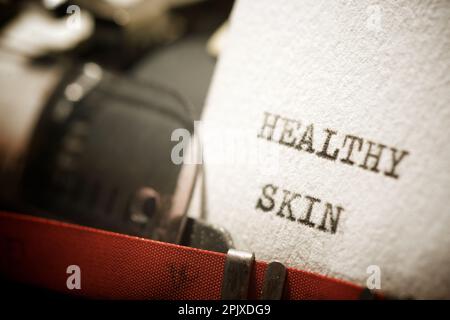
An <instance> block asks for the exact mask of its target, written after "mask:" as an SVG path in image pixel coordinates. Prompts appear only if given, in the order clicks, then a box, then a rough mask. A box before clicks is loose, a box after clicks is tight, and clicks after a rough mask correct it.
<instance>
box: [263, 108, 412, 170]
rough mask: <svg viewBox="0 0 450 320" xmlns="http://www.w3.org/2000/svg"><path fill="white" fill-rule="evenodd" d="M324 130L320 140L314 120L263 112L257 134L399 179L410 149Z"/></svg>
mask: <svg viewBox="0 0 450 320" xmlns="http://www.w3.org/2000/svg"><path fill="white" fill-rule="evenodd" d="M321 132H322V134H323V135H324V139H323V140H322V141H321V143H320V144H318V142H317V139H316V138H315V137H314V136H315V134H317V133H318V131H315V129H314V125H313V124H308V125H306V126H303V125H302V123H301V122H300V121H298V120H294V119H289V118H284V117H282V116H280V115H276V114H273V113H269V112H264V121H263V124H262V126H261V129H260V131H259V133H258V138H260V139H264V140H267V141H271V142H275V143H278V144H280V145H284V146H287V147H290V148H293V149H295V150H297V151H304V152H307V153H310V154H314V155H316V156H317V157H319V158H322V159H326V160H329V161H334V162H336V163H343V164H345V165H349V166H357V167H359V168H361V169H364V170H367V171H370V172H374V173H378V174H381V173H382V174H384V176H386V177H389V178H393V179H399V177H400V175H399V173H398V168H399V165H400V163H402V162H403V160H404V159H405V158H406V156H407V155H408V154H409V152H408V151H406V150H398V149H397V148H394V147H388V146H386V145H385V144H381V143H375V142H373V141H370V140H368V139H365V138H362V137H358V136H355V135H350V134H346V135H339V134H338V132H337V131H335V130H331V129H324V130H322V131H321ZM339 138H340V141H341V142H340V143H339V142H338V139H339Z"/></svg>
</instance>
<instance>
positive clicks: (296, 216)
mask: <svg viewBox="0 0 450 320" xmlns="http://www.w3.org/2000/svg"><path fill="white" fill-rule="evenodd" d="M279 189H280V188H279V187H277V186H275V185H273V184H266V185H265V186H263V187H262V191H261V196H260V197H259V198H258V201H257V202H256V209H257V210H261V211H264V212H271V211H272V212H275V215H277V216H278V217H281V218H285V219H287V220H289V221H292V222H296V223H300V224H302V225H305V226H307V227H310V228H316V229H317V230H320V231H323V232H327V233H330V234H335V233H336V231H337V229H338V224H339V218H340V216H341V213H342V212H344V208H342V207H341V206H338V205H334V204H331V203H330V202H324V201H322V200H321V199H319V198H316V197H312V196H309V195H301V194H299V193H296V192H292V191H289V190H286V189H283V190H282V191H281V192H278V191H279ZM281 194H282V195H281ZM299 200H302V201H304V202H305V204H306V209H305V210H304V211H303V212H301V213H297V212H293V209H292V203H293V202H294V201H299ZM316 212H317V213H320V216H321V218H320V219H319V220H317V221H313V216H317V214H314V213H316ZM316 219H317V218H316Z"/></svg>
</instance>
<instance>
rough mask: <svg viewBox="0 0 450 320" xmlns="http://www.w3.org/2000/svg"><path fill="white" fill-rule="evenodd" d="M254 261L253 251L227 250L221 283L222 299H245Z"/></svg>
mask: <svg viewBox="0 0 450 320" xmlns="http://www.w3.org/2000/svg"><path fill="white" fill-rule="evenodd" d="M254 262H255V255H254V254H253V253H249V252H245V251H238V250H235V249H230V250H228V254H227V260H226V261H225V269H224V275H223V283H222V300H245V299H247V296H248V288H249V284H250V275H251V271H252V267H253V264H254Z"/></svg>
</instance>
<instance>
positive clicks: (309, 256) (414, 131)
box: [203, 0, 450, 298]
mask: <svg viewBox="0 0 450 320" xmlns="http://www.w3.org/2000/svg"><path fill="white" fill-rule="evenodd" d="M449 24H450V2H448V1H377V2H372V1H366V0H364V1H350V0H348V1H317V0H314V1H291V0H284V1H272V0H259V1H252V0H240V1H238V2H237V5H236V7H235V9H234V12H233V15H232V19H231V27H230V33H229V38H228V40H227V41H228V42H227V44H226V47H225V51H224V53H223V54H222V56H221V58H220V61H219V64H218V67H217V69H216V73H215V77H214V80H213V84H212V88H211V90H210V94H209V98H208V101H207V105H206V110H205V114H204V127H203V135H204V143H205V146H204V154H205V171H206V175H205V176H206V180H205V189H206V192H207V194H206V196H207V197H206V206H207V216H208V220H209V221H210V222H212V223H216V224H219V225H221V226H223V227H225V228H226V229H228V231H230V233H231V234H232V236H233V238H234V240H235V242H236V246H237V248H239V249H243V250H251V251H254V252H255V254H256V257H257V259H262V260H268V261H269V260H273V259H278V260H280V261H283V262H286V263H287V264H288V265H290V266H294V267H297V268H302V269H307V270H310V271H314V272H318V273H321V274H326V275H331V276H334V277H338V278H342V279H346V280H350V281H353V282H356V283H359V284H361V285H365V284H366V280H367V278H368V277H369V275H370V274H368V272H367V268H368V267H369V266H372V265H375V266H378V267H379V268H380V270H381V289H382V290H383V291H385V292H387V293H389V294H393V295H396V296H400V297H405V296H412V297H415V298H435V297H440V298H442V297H444V298H450V249H449V248H450V200H449V199H450V171H449V166H450V145H449V138H450V25H449ZM264 112H269V113H273V114H278V115H280V116H282V117H286V118H290V119H297V120H299V121H300V122H301V126H303V127H301V128H302V129H304V128H305V126H306V125H308V124H314V130H315V136H314V138H315V141H314V143H315V144H317V148H319V147H320V146H321V145H322V143H323V141H324V135H323V131H322V130H323V129H325V128H329V129H332V130H335V131H337V132H338V135H339V136H340V137H342V136H343V135H345V134H353V135H356V136H359V137H363V138H364V139H367V140H372V141H375V142H378V143H383V144H386V145H387V146H389V147H395V148H398V149H399V150H407V151H408V152H409V154H408V155H407V156H406V157H405V158H404V159H403V160H402V162H401V163H400V164H399V166H398V167H397V169H398V174H399V178H397V179H394V178H392V177H388V176H386V175H384V174H383V172H382V171H383V170H380V173H374V172H372V171H369V170H364V169H362V168H359V167H358V166H357V165H356V164H355V165H353V166H350V165H347V164H344V163H342V162H339V161H330V160H327V159H324V158H320V157H318V156H316V155H315V154H311V153H307V152H304V151H297V150H295V149H294V148H289V147H286V146H283V145H280V144H277V143H274V142H273V141H268V140H265V139H260V138H258V137H257V135H258V132H260V130H261V127H262V124H263V120H264ZM233 130H234V132H240V133H241V135H240V137H239V138H237V139H236V136H233V135H232V134H231V132H232V131H233ZM220 133H223V135H222V136H221V135H220ZM228 133H229V134H228ZM336 139H337V138H336ZM336 141H337V140H336ZM364 141H365V140H364ZM340 143H342V140H339V142H336V145H334V147H330V148H331V149H330V151H333V148H335V147H341V145H338V144H340ZM227 145H234V146H236V145H238V146H239V148H238V149H233V148H231V149H230V148H229V149H227V148H226V147H225V146H227ZM222 146H224V147H223V148H222V149H221V147H222ZM255 147H256V148H257V149H258V150H259V151H258V150H257V151H258V152H260V153H259V154H258V156H259V157H261V154H262V155H263V158H264V157H265V156H268V157H269V156H273V155H276V156H275V157H274V158H276V159H277V160H278V162H277V161H275V162H272V164H271V163H270V161H269V164H266V163H265V162H264V161H262V162H257V163H256V164H254V163H253V164H246V163H245V161H234V160H230V159H236V158H238V157H239V156H240V155H242V157H243V158H245V157H246V156H248V157H249V158H251V159H252V158H253V156H255V153H252V152H255ZM364 148H367V145H364V146H363V151H361V153H360V154H359V157H355V158H358V161H359V163H360V162H361V161H362V160H361V157H362V156H363V154H364V150H365V149H364ZM249 150H250V151H249ZM249 153H250V154H249ZM355 155H356V153H355ZM208 156H210V158H209V159H208ZM386 156H387V155H386ZM220 157H222V159H223V160H224V162H226V161H225V160H226V159H229V160H230V161H229V162H233V161H234V163H217V161H212V159H217V158H220ZM276 159H275V160H276ZM386 159H387V158H386ZM386 159H384V160H383V161H380V167H381V165H382V164H383V166H386V163H387V162H386V161H388V160H386ZM253 160H254V159H253ZM273 163H278V165H279V166H278V167H277V168H275V165H273ZM383 169H384V168H383ZM268 184H272V185H273V186H277V187H278V188H279V189H278V193H277V198H276V203H277V206H279V205H280V201H281V200H280V198H281V197H282V190H283V189H286V190H290V191H292V192H298V193H299V194H300V195H301V196H302V197H301V198H300V200H299V201H298V202H293V203H292V210H293V211H295V212H296V214H297V215H299V214H298V213H300V212H305V211H304V210H305V206H306V203H305V202H304V201H305V200H304V199H305V196H306V195H309V196H313V197H317V198H319V199H321V200H322V202H321V204H322V205H323V204H324V202H326V201H329V202H330V203H333V204H339V205H341V206H342V207H343V208H344V209H345V210H344V211H343V212H342V214H341V216H340V218H339V223H338V228H337V230H336V233H334V234H332V233H330V232H323V231H321V230H319V229H318V228H317V227H316V228H314V227H309V226H306V225H304V224H301V223H298V222H296V221H290V220H288V219H286V218H282V217H280V216H277V215H276V214H275V213H276V211H271V212H264V211H262V210H258V209H257V202H258V199H259V198H260V197H261V194H262V188H263V187H264V186H265V185H268ZM302 201H303V202H302ZM268 203H269V201H268V200H267V199H266V205H267V204H268ZM314 214H316V215H317V217H316V220H317V219H319V220H320V219H321V218H320V214H321V213H320V212H316V213H314ZM319 220H317V221H319Z"/></svg>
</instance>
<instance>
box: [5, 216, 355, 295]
mask: <svg viewBox="0 0 450 320" xmlns="http://www.w3.org/2000/svg"><path fill="white" fill-rule="evenodd" d="M0 257H1V262H0V273H1V274H2V276H4V277H7V278H8V279H11V280H16V281H20V282H23V283H28V284H32V285H36V286H39V287H44V288H48V289H51V290H55V291H58V292H65V293H70V294H76V295H82V296H84V297H88V298H107V299H220V291H221V285H222V278H223V270H224V264H225V258H226V256H225V255H224V254H221V253H216V252H210V251H204V250H198V249H193V248H189V247H183V246H178V245H173V244H168V243H162V242H158V241H153V240H148V239H142V238H137V237H131V236H127V235H123V234H117V233H113V232H108V231H103V230H98V229H93V228H89V227H84V226H79V225H73V224H68V223H62V222H58V221H54V220H48V219H43V218H38V217H32V216H27V215H21V214H12V213H5V212H0ZM69 265H78V266H79V267H80V269H81V290H76V289H74V290H69V289H67V286H66V280H67V278H68V276H69V275H68V274H67V273H66V270H67V267H68V266H69ZM266 265H267V264H266V263H265V262H261V261H258V262H256V265H255V268H254V269H253V274H252V280H251V287H250V292H249V297H250V298H251V299H257V298H258V297H259V295H260V292H261V289H262V283H263V279H264V272H265V269H266ZM361 292H362V288H361V287H359V286H356V285H353V284H351V283H347V282H344V281H340V280H337V279H332V278H328V277H324V276H321V275H317V274H313V273H310V272H305V271H302V270H297V269H292V268H289V269H288V272H287V279H286V287H285V298H286V299H357V298H358V297H359V295H360V294H361Z"/></svg>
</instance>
